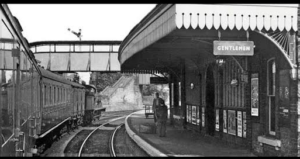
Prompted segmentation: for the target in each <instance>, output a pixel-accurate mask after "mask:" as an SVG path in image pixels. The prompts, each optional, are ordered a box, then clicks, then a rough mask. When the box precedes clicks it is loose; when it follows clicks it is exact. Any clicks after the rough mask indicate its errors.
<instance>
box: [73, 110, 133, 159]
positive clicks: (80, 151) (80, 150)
mask: <svg viewBox="0 0 300 159" xmlns="http://www.w3.org/2000/svg"><path fill="white" fill-rule="evenodd" d="M126 116H127V115H125V116H122V117H119V118H115V119H112V120H110V121H108V122H106V123H104V124H102V125H100V126H98V127H97V128H95V129H94V130H93V131H92V132H91V133H90V134H89V135H88V136H87V137H86V138H85V140H84V141H83V143H82V144H81V147H80V149H79V152H78V157H81V153H82V149H83V146H84V145H85V143H86V141H87V140H88V139H89V137H90V136H91V135H92V134H93V133H94V132H95V131H96V130H98V129H100V128H101V127H104V126H105V125H106V124H109V123H111V122H113V121H116V120H119V119H122V118H125V117H126Z"/></svg>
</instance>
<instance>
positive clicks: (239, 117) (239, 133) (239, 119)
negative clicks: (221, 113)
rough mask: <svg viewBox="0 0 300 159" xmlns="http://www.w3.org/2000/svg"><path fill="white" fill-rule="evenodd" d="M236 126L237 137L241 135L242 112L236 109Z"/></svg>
mask: <svg viewBox="0 0 300 159" xmlns="http://www.w3.org/2000/svg"><path fill="white" fill-rule="evenodd" d="M237 128H238V133H237V135H238V136H239V137H242V136H243V122H242V112H241V111H237Z"/></svg>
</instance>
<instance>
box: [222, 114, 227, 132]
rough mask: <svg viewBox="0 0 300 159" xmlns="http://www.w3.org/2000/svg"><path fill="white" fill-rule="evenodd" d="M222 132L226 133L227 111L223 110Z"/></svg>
mask: <svg viewBox="0 0 300 159" xmlns="http://www.w3.org/2000/svg"><path fill="white" fill-rule="evenodd" d="M223 132H224V133H227V111H226V110H223Z"/></svg>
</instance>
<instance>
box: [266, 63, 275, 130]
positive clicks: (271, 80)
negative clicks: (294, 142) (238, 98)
mask: <svg viewBox="0 0 300 159" xmlns="http://www.w3.org/2000/svg"><path fill="white" fill-rule="evenodd" d="M275 79H276V64H275V59H274V58H272V59H270V60H268V65H267V95H268V111H269V113H268V115H269V134H271V135H275V125H276V123H275V109H276V107H275Z"/></svg>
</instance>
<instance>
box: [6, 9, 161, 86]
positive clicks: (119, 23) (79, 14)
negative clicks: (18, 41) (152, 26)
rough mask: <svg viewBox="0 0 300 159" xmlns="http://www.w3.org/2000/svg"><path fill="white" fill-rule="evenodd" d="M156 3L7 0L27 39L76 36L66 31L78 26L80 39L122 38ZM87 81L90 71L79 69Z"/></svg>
mask: <svg viewBox="0 0 300 159" xmlns="http://www.w3.org/2000/svg"><path fill="white" fill-rule="evenodd" d="M155 6H156V4H8V7H9V9H10V11H11V12H12V14H13V15H14V16H15V17H17V18H18V20H19V22H20V24H21V26H22V28H23V32H22V33H23V35H24V36H25V37H26V38H27V40H28V41H29V42H36V41H47V40H78V38H77V37H76V36H75V35H74V34H72V33H71V32H69V31H68V28H70V29H71V30H74V31H76V32H78V31H79V29H81V34H82V38H81V39H82V40H124V38H125V37H126V36H127V35H128V33H129V32H130V30H131V29H132V28H133V27H134V26H135V25H136V24H138V23H139V22H140V21H141V20H142V19H143V18H144V17H145V16H146V15H147V14H148V13H149V12H150V11H151V10H152V9H153V8H154V7H155ZM79 75H80V76H81V79H82V80H84V81H86V82H87V83H89V73H88V72H87V73H79Z"/></svg>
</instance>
